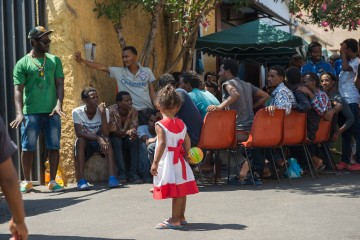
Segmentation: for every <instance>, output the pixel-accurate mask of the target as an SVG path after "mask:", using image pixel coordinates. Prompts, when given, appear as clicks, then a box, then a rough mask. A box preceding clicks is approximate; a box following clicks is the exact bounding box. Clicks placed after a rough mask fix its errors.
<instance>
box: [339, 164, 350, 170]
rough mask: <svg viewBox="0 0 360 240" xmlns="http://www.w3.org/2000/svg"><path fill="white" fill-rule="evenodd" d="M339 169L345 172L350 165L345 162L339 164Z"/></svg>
mask: <svg viewBox="0 0 360 240" xmlns="http://www.w3.org/2000/svg"><path fill="white" fill-rule="evenodd" d="M336 167H337V169H339V170H343V169H347V168H348V165H347V164H346V163H344V162H339V163H338V164H336Z"/></svg>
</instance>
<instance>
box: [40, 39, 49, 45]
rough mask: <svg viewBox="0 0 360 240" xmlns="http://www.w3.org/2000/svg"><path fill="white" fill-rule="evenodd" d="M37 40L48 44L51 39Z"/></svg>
mask: <svg viewBox="0 0 360 240" xmlns="http://www.w3.org/2000/svg"><path fill="white" fill-rule="evenodd" d="M38 42H42V43H43V44H44V45H49V44H50V43H51V40H50V39H49V40H38Z"/></svg>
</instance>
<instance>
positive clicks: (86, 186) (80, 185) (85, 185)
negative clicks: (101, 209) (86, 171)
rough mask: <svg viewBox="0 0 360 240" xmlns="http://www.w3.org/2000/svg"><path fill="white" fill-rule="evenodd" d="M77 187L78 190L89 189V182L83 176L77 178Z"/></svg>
mask: <svg viewBox="0 0 360 240" xmlns="http://www.w3.org/2000/svg"><path fill="white" fill-rule="evenodd" d="M77 187H78V190H79V191H85V190H89V189H90V185H89V183H88V182H87V181H86V179H84V178H83V179H80V180H79V182H78V184H77Z"/></svg>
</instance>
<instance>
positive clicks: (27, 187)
mask: <svg viewBox="0 0 360 240" xmlns="http://www.w3.org/2000/svg"><path fill="white" fill-rule="evenodd" d="M32 189H33V184H32V182H30V181H21V182H20V192H21V193H27V192H29V191H31V190H32Z"/></svg>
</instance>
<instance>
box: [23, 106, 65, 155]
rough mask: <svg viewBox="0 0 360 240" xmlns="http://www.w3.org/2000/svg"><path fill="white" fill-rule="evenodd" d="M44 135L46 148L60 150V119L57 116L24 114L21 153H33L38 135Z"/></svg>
mask: <svg viewBox="0 0 360 240" xmlns="http://www.w3.org/2000/svg"><path fill="white" fill-rule="evenodd" d="M40 131H42V132H43V133H44V138H45V143H46V148H47V149H50V150H59V149H60V136H61V119H60V116H59V115H58V114H54V115H53V116H49V113H39V114H26V115H24V121H23V122H22V123H21V147H22V150H23V151H31V152H33V151H35V150H36V142H37V139H38V137H39V133H40Z"/></svg>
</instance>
